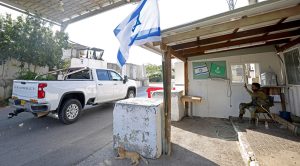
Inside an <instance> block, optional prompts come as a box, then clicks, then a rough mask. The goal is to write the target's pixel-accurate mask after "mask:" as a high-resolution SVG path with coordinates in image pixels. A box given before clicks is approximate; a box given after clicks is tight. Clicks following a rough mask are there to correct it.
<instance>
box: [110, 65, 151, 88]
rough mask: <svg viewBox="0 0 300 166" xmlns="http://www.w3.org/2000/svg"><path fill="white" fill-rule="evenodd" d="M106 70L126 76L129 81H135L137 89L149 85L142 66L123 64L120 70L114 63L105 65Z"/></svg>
mask: <svg viewBox="0 0 300 166" xmlns="http://www.w3.org/2000/svg"><path fill="white" fill-rule="evenodd" d="M107 68H108V69H113V70H115V71H117V72H118V73H120V74H121V75H122V76H124V75H127V76H128V78H129V79H132V80H135V81H136V83H137V86H138V87H141V86H148V84H149V79H148V78H147V75H146V69H145V66H144V65H135V64H125V65H124V66H123V67H122V69H120V67H119V66H118V65H117V64H115V63H107Z"/></svg>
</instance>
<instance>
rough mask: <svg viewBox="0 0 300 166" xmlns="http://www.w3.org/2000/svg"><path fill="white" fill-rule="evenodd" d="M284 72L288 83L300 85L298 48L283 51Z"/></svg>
mask: <svg viewBox="0 0 300 166" xmlns="http://www.w3.org/2000/svg"><path fill="white" fill-rule="evenodd" d="M284 60H285V66H286V74H287V79H288V83H289V84H294V85H300V55H299V50H298V49H294V50H291V51H289V52H286V53H284Z"/></svg>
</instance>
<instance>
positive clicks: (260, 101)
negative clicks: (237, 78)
mask: <svg viewBox="0 0 300 166" xmlns="http://www.w3.org/2000/svg"><path fill="white" fill-rule="evenodd" d="M247 92H248V93H249V95H250V96H251V98H252V101H251V102H250V103H241V104H240V118H242V117H243V115H244V114H245V112H246V109H248V110H249V111H250V114H251V119H254V118H255V117H256V113H257V112H259V111H261V110H262V109H260V108H261V107H260V106H263V107H264V108H266V107H268V96H267V95H266V94H265V93H264V92H263V91H262V90H257V91H255V92H252V91H250V90H249V89H247Z"/></svg>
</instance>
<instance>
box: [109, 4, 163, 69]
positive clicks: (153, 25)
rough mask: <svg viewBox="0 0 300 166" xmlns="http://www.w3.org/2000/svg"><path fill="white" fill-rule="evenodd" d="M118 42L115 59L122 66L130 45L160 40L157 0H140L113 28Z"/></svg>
mask: <svg viewBox="0 0 300 166" xmlns="http://www.w3.org/2000/svg"><path fill="white" fill-rule="evenodd" d="M114 34H115V36H116V37H117V38H118V40H119V42H120V48H119V51H118V55H117V59H118V64H119V65H120V66H121V67H122V66H123V65H124V64H125V63H126V60H127V59H128V57H129V49H130V47H131V46H132V45H142V44H145V43H148V42H155V41H160V40H161V35H160V20H159V10H158V3H157V0H142V1H141V2H140V4H139V5H138V6H137V8H136V9H135V10H134V11H133V12H132V13H131V14H130V15H129V16H128V17H126V18H125V20H123V21H122V22H121V23H120V24H119V25H118V26H117V27H116V28H115V30H114Z"/></svg>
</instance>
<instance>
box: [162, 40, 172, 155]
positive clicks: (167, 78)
mask: <svg viewBox="0 0 300 166" xmlns="http://www.w3.org/2000/svg"><path fill="white" fill-rule="evenodd" d="M161 50H163V55H162V56H163V57H162V70H163V86H164V117H162V118H164V122H163V123H164V128H163V130H164V131H165V132H164V137H163V154H165V155H168V156H170V155H171V75H172V72H171V71H172V69H171V67H172V66H171V48H170V47H168V46H165V45H163V44H162V45H161Z"/></svg>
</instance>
